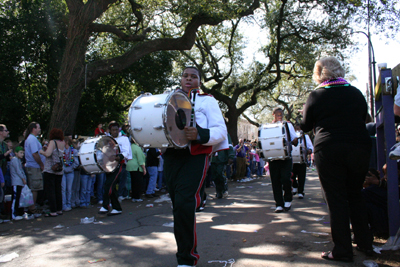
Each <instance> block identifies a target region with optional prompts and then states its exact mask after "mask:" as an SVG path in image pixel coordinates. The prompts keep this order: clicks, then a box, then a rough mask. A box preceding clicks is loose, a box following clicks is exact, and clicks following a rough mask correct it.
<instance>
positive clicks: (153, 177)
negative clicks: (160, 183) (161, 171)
mask: <svg viewBox="0 0 400 267" xmlns="http://www.w3.org/2000/svg"><path fill="white" fill-rule="evenodd" d="M147 172H148V173H149V176H150V178H149V185H148V186H147V191H146V194H148V195H150V194H154V193H155V191H154V188H156V184H157V175H158V167H157V166H150V167H147Z"/></svg>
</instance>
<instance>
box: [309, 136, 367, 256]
mask: <svg viewBox="0 0 400 267" xmlns="http://www.w3.org/2000/svg"><path fill="white" fill-rule="evenodd" d="M370 153H371V147H370V146H369V145H364V146H361V145H356V144H340V143H335V144H334V145H330V146H326V147H323V148H322V149H320V150H318V151H317V152H315V154H314V159H315V164H316V166H317V170H318V175H319V179H320V181H321V184H322V187H323V189H324V191H325V196H326V201H327V203H328V207H329V212H330V220H331V231H332V240H333V243H334V248H333V250H332V254H333V257H350V258H352V257H353V249H352V244H351V233H350V226H349V218H350V220H351V225H352V228H353V232H354V239H355V242H356V243H357V245H358V246H359V247H360V248H363V249H372V234H371V232H370V230H369V227H368V216H367V210H366V206H365V202H364V200H363V197H362V193H361V190H362V188H363V183H364V180H365V175H366V174H367V171H368V164H369V158H370Z"/></svg>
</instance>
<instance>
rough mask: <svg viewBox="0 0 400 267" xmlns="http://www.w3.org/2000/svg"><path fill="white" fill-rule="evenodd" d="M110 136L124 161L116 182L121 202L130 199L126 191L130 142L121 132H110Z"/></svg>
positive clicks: (130, 151) (130, 152) (130, 156)
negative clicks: (115, 142) (116, 144)
mask: <svg viewBox="0 0 400 267" xmlns="http://www.w3.org/2000/svg"><path fill="white" fill-rule="evenodd" d="M117 125H118V124H117ZM118 127H119V126H118ZM110 130H111V129H110ZM111 136H112V137H114V138H115V140H116V141H117V143H118V146H119V149H120V151H121V154H122V155H123V157H124V160H123V161H122V162H121V166H122V169H121V173H120V175H119V182H118V200H119V201H120V202H121V201H122V200H124V199H130V196H129V192H128V190H127V189H126V177H127V171H126V163H128V161H129V160H131V159H132V150H131V142H129V138H128V137H127V136H126V135H123V134H122V133H121V131H118V132H111Z"/></svg>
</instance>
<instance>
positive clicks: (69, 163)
mask: <svg viewBox="0 0 400 267" xmlns="http://www.w3.org/2000/svg"><path fill="white" fill-rule="evenodd" d="M70 148H71V150H70V154H69V155H70V157H71V158H70V160H69V162H67V159H68V158H67V157H66V155H65V151H64V155H63V161H64V165H65V166H67V167H69V166H71V165H72V163H73V162H74V149H73V148H72V146H70Z"/></svg>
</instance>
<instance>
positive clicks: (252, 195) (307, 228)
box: [0, 171, 400, 267]
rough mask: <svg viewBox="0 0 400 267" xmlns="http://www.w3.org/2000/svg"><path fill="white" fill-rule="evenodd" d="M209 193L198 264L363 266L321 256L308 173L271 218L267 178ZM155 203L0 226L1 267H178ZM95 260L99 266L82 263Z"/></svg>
mask: <svg viewBox="0 0 400 267" xmlns="http://www.w3.org/2000/svg"><path fill="white" fill-rule="evenodd" d="M214 190H215V189H214V188H208V189H207V190H206V191H207V193H208V195H209V196H210V197H209V199H208V202H207V206H206V208H205V210H204V211H203V212H200V213H197V236H198V252H199V254H200V261H199V263H198V265H197V266H198V267H223V266H226V267H231V266H234V267H258V266H260V267H267V266H268V267H274V266H284V267H286V266H287V267H289V266H290V267H293V266H296V267H306V266H307V267H308V266H315V267H316V266H365V265H364V264H363V261H364V260H366V259H368V258H366V256H364V255H363V254H361V253H360V252H358V251H356V250H355V249H354V253H355V257H354V263H341V262H331V261H326V260H323V259H321V258H320V255H321V252H322V251H328V250H331V248H332V246H333V245H332V242H331V237H330V227H329V216H328V213H327V206H326V204H325V203H324V202H323V200H322V197H321V188H320V185H319V180H318V177H317V175H316V172H315V171H309V172H308V173H307V182H306V190H305V193H306V194H305V197H304V199H298V198H297V196H295V197H294V200H293V202H292V209H291V210H290V211H289V212H284V213H274V209H275V204H274V201H273V195H272V188H271V185H270V179H269V178H267V177H263V179H256V180H253V181H251V182H247V183H234V182H230V183H229V196H228V198H225V199H215V198H213V196H215V191H214ZM155 200H156V199H151V200H147V199H145V201H144V202H142V203H132V202H131V201H129V200H124V201H123V202H122V208H123V213H122V215H118V216H112V217H107V216H103V215H98V214H97V211H98V209H99V208H100V206H99V205H94V206H93V207H91V208H89V209H74V210H72V211H70V212H68V213H65V214H64V215H63V216H59V217H56V218H43V217H42V218H40V219H37V220H32V221H18V222H15V223H6V224H0V244H1V245H0V246H1V250H0V254H2V255H4V254H11V253H13V252H15V253H17V254H18V255H19V257H17V258H14V259H13V260H12V261H9V262H6V263H3V264H2V266H7V267H8V266H30V267H35V266H41V267H44V266H49V267H55V266H57V267H58V266H68V267H72V266H74V267H75V266H92V265H94V266H107V267H108V266H118V267H124V266H134V267H170V266H171V267H174V266H177V264H176V259H175V253H176V243H175V239H174V235H173V228H172V227H170V226H171V224H172V211H171V204H170V203H167V202H165V201H164V202H160V203H157V202H155ZM147 204H153V207H146V205H147ZM92 216H94V217H95V220H96V221H97V222H99V221H101V222H102V223H99V224H80V219H81V218H84V217H92ZM60 225H61V226H60ZM56 226H59V228H54V227H56ZM384 253H387V254H388V255H389V258H388V257H387V256H386V257H385V259H389V260H388V261H383V260H380V259H379V257H378V258H370V259H369V260H374V261H376V262H381V263H383V262H384V263H385V265H381V266H399V265H400V264H398V262H395V261H393V259H396V257H392V258H390V257H391V256H390V255H393V254H396V255H397V254H398V252H397V251H396V252H391V251H390V252H384ZM389 253H390V254H389ZM100 258H104V259H105V260H106V261H103V262H97V263H93V264H90V263H89V262H88V261H90V260H96V259H100ZM397 258H399V257H397ZM391 259H392V260H391Z"/></svg>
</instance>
